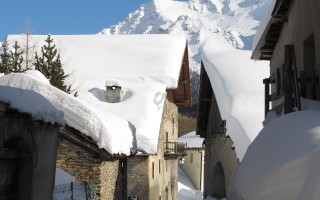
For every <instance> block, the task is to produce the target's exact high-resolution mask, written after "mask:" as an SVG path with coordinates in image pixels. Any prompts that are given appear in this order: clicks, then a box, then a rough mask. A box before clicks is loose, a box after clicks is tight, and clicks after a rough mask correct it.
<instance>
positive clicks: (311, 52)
mask: <svg viewBox="0 0 320 200" xmlns="http://www.w3.org/2000/svg"><path fill="white" fill-rule="evenodd" d="M303 65H304V71H302V72H300V73H301V74H300V80H301V81H300V90H301V92H300V93H301V96H302V97H305V98H308V99H314V100H317V99H319V96H320V94H319V92H318V90H319V82H318V81H316V80H317V79H318V77H317V76H318V72H317V71H316V54H315V44H314V34H312V35H311V36H309V37H308V38H307V39H306V40H305V41H304V42H303Z"/></svg>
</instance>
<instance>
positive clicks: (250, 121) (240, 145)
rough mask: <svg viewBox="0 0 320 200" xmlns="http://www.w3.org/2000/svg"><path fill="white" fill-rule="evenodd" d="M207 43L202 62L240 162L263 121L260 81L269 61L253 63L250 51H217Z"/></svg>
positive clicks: (264, 76) (262, 98) (262, 93)
mask: <svg viewBox="0 0 320 200" xmlns="http://www.w3.org/2000/svg"><path fill="white" fill-rule="evenodd" d="M213 46H214V44H210V43H208V44H206V45H205V46H204V48H203V50H202V51H203V53H202V61H203V64H204V67H205V70H206V73H207V75H208V77H209V79H210V83H211V86H212V89H213V92H214V93H215V97H216V99H217V103H218V107H219V110H220V114H221V117H222V119H223V120H226V128H227V134H228V135H230V137H231V139H232V141H233V142H234V145H235V150H236V153H237V156H238V158H239V159H240V160H241V159H242V158H243V156H244V154H245V152H246V150H247V147H248V146H249V145H250V143H251V142H252V141H253V140H254V138H255V137H256V136H257V134H258V133H259V131H260V130H261V129H262V121H263V119H264V85H263V83H262V80H263V78H266V77H269V68H268V62H266V61H259V62H255V61H253V60H251V59H250V55H251V52H250V51H245V50H229V49H228V50H225V51H223V50H220V51H216V50H214V48H212V47H213Z"/></svg>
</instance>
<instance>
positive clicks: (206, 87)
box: [197, 65, 239, 198]
mask: <svg viewBox="0 0 320 200" xmlns="http://www.w3.org/2000/svg"><path fill="white" fill-rule="evenodd" d="M200 77H201V79H200V80H201V81H200V82H201V83H200V86H201V87H200V91H199V102H200V103H199V107H198V116H197V134H199V135H200V136H201V137H202V138H205V142H204V144H205V149H204V150H205V159H204V180H203V181H204V188H203V196H204V197H207V196H209V195H212V196H214V197H217V198H223V197H226V189H227V187H228V185H229V181H230V180H231V177H232V175H233V173H234V172H235V170H236V168H237V166H238V164H239V161H238V158H237V155H236V152H235V151H234V148H232V147H233V141H232V139H231V138H230V137H228V136H227V135H226V121H225V120H223V119H222V117H221V114H220V111H219V106H218V104H217V99H216V97H215V95H214V92H213V90H212V87H211V83H210V80H209V77H208V75H207V73H206V71H205V69H204V67H203V65H202V68H201V76H200Z"/></svg>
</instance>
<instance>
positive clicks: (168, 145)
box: [164, 142, 187, 159]
mask: <svg viewBox="0 0 320 200" xmlns="http://www.w3.org/2000/svg"><path fill="white" fill-rule="evenodd" d="M186 155H187V153H186V145H185V144H183V143H180V142H164V156H165V158H166V159H177V158H179V157H183V156H186Z"/></svg>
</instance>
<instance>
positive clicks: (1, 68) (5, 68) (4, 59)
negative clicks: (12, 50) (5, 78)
mask: <svg viewBox="0 0 320 200" xmlns="http://www.w3.org/2000/svg"><path fill="white" fill-rule="evenodd" d="M8 46H9V43H8V42H7V41H5V42H4V43H2V53H1V54H0V58H1V62H0V73H4V74H9V73H10V66H11V59H10V54H9V50H8Z"/></svg>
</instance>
